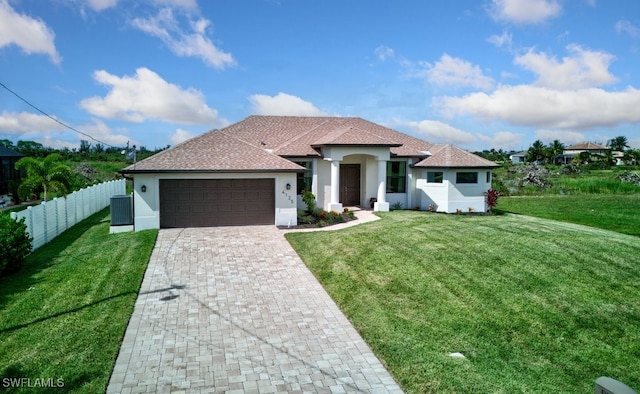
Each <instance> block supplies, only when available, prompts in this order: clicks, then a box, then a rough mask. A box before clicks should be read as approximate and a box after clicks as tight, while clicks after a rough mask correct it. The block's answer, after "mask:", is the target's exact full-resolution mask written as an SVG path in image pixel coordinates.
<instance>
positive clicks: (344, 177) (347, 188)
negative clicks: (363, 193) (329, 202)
mask: <svg viewBox="0 0 640 394" xmlns="http://www.w3.org/2000/svg"><path fill="white" fill-rule="evenodd" d="M340 202H341V203H342V205H343V206H360V164H342V165H340Z"/></svg>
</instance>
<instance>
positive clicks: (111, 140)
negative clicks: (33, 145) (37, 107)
mask: <svg viewBox="0 0 640 394" xmlns="http://www.w3.org/2000/svg"><path fill="white" fill-rule="evenodd" d="M74 128H75V129H77V130H80V131H82V132H83V133H86V134H88V135H90V136H91V137H93V138H95V140H98V141H101V142H102V143H104V144H108V145H115V146H122V145H125V144H126V143H127V141H128V140H129V137H128V136H126V135H123V134H114V133H113V132H112V131H111V129H110V128H109V127H108V126H107V125H106V124H105V123H104V122H102V121H100V120H97V119H94V120H93V122H92V123H88V124H84V125H80V126H76V127H74ZM0 133H7V134H15V135H17V139H23V140H32V141H36V142H39V143H41V144H42V145H44V146H49V147H52V148H64V147H77V145H78V144H79V142H78V141H80V140H87V141H89V142H91V143H92V144H96V143H97V141H95V140H94V139H92V138H90V137H88V136H87V135H83V134H81V133H78V132H75V131H74V130H71V129H69V128H68V127H65V126H63V125H61V124H60V123H57V122H56V121H54V120H52V119H50V118H49V117H47V116H45V115H39V114H33V113H29V112H19V113H16V112H7V111H4V112H2V114H0ZM69 135H72V136H73V138H74V139H75V142H74V141H72V140H70V139H69V138H65V139H63V138H62V137H63V136H69ZM70 141H71V142H70Z"/></svg>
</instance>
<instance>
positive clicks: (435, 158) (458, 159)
mask: <svg viewBox="0 0 640 394" xmlns="http://www.w3.org/2000/svg"><path fill="white" fill-rule="evenodd" d="M415 167H450V168H473V167H478V168H493V167H498V165H497V164H496V163H494V162H492V161H490V160H486V159H483V158H482V157H480V156H477V155H474V154H473V153H469V152H467V151H465V150H462V149H460V148H458V147H456V146H453V145H451V144H444V145H433V147H432V148H431V156H429V157H427V158H426V159H424V160H422V161H420V162H418V163H416V164H415Z"/></svg>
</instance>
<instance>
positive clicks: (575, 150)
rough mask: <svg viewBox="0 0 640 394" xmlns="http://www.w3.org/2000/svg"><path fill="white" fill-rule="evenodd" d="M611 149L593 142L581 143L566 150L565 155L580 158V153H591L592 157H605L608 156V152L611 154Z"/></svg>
mask: <svg viewBox="0 0 640 394" xmlns="http://www.w3.org/2000/svg"><path fill="white" fill-rule="evenodd" d="M610 151H611V149H610V148H608V147H606V146H602V145H600V144H596V143H593V142H581V143H579V144H575V145H571V146H567V147H566V148H564V152H563V154H564V155H567V156H572V157H575V156H578V155H580V153H583V152H589V154H592V155H605V154H607V152H610Z"/></svg>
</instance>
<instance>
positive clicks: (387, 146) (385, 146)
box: [311, 143, 402, 148]
mask: <svg viewBox="0 0 640 394" xmlns="http://www.w3.org/2000/svg"><path fill="white" fill-rule="evenodd" d="M323 146H327V147H335V146H346V147H348V146H358V147H361V146H369V147H374V148H379V147H382V148H398V147H400V146H402V144H331V143H330V144H313V145H311V147H312V148H321V147H323Z"/></svg>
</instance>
